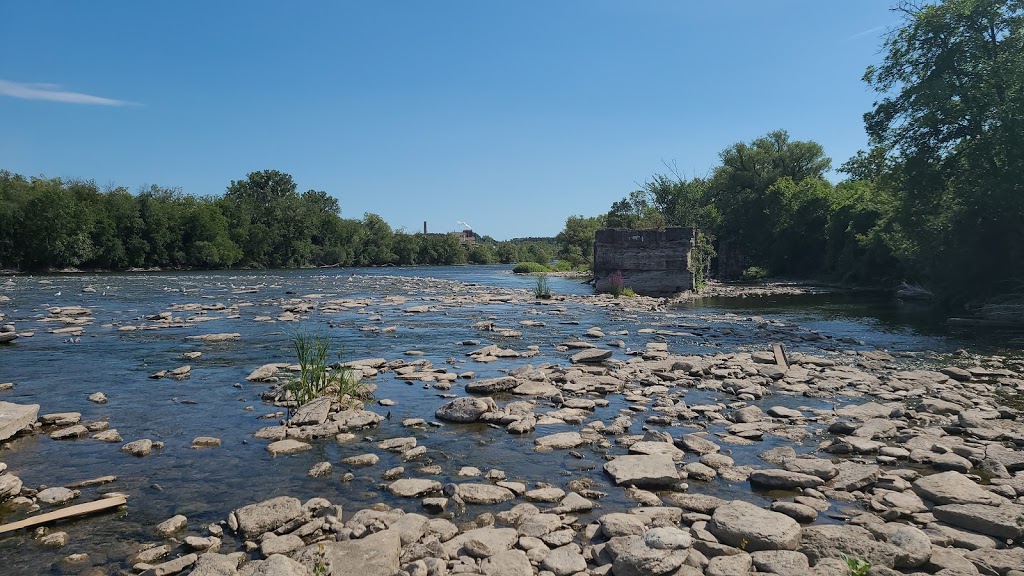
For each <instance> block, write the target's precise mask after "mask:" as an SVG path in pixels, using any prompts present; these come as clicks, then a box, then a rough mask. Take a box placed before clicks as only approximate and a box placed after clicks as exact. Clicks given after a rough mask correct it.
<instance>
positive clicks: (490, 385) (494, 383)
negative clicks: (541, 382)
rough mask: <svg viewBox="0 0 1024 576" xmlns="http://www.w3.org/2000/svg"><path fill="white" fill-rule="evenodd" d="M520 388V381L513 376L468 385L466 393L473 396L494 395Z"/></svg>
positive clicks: (478, 381)
mask: <svg viewBox="0 0 1024 576" xmlns="http://www.w3.org/2000/svg"><path fill="white" fill-rule="evenodd" d="M516 386H519V381H518V380H516V379H515V378H513V377H512V376H503V377H501V378H491V379H489V380H477V381H476V382H470V383H468V384H466V392H472V393H473V394H494V393H495V392H508V391H509V390H511V389H513V388H515V387H516Z"/></svg>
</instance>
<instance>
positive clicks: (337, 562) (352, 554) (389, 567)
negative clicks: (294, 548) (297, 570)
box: [295, 530, 402, 576]
mask: <svg viewBox="0 0 1024 576" xmlns="http://www.w3.org/2000/svg"><path fill="white" fill-rule="evenodd" d="M321 546H323V550H322V551H321V548H320V547H321ZM401 553H402V539H401V537H400V535H399V534H398V532H397V531H395V530H384V531H381V532H377V533H375V534H371V535H369V536H367V537H366V538H362V539H359V540H345V541H343V542H321V543H317V544H312V545H310V546H307V547H306V548H303V549H302V550H301V551H300V552H299V553H298V554H296V556H295V559H296V560H297V561H298V562H299V563H300V564H302V565H303V566H305V567H306V569H307V570H308V571H309V573H310V574H314V573H316V572H314V569H315V566H316V565H317V563H320V562H322V563H323V564H324V565H326V566H327V574H330V575H331V576H341V575H343V574H357V575H358V576H393V574H395V573H396V572H398V570H399V568H401V566H400V564H399V560H400V557H401Z"/></svg>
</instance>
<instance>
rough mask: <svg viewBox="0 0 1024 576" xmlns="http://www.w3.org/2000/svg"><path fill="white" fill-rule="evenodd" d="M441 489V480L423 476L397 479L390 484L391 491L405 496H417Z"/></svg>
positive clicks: (396, 494) (389, 489)
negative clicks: (423, 477)
mask: <svg viewBox="0 0 1024 576" xmlns="http://www.w3.org/2000/svg"><path fill="white" fill-rule="evenodd" d="M440 490H441V483H440V482H438V481H436V480H426V479H421V478H402V479H401V480H395V481H394V482H392V483H391V484H390V485H389V486H388V491H389V492H391V493H392V494H394V495H395V496H401V497H403V498H416V497H419V496H424V495H426V494H430V493H431V492H439V491H440Z"/></svg>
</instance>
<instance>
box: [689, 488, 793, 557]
mask: <svg viewBox="0 0 1024 576" xmlns="http://www.w3.org/2000/svg"><path fill="white" fill-rule="evenodd" d="M707 529H708V531H709V532H711V534H713V535H714V536H715V537H716V538H718V540H719V541H720V542H722V543H723V544H728V545H730V546H735V547H737V548H742V549H744V550H747V551H749V552H756V551H758V550H796V548H797V546H799V544H800V525H799V524H797V522H796V520H793V519H792V518H790V517H789V516H786V515H785V514H779V513H778V512H772V511H770V510H765V509H764V508H761V507H760V506H755V505H753V504H750V503H749V502H743V501H742V500H733V501H732V502H729V503H728V504H725V505H723V506H719V507H718V508H716V509H715V513H714V514H713V515H712V516H711V522H709V523H708V526H707Z"/></svg>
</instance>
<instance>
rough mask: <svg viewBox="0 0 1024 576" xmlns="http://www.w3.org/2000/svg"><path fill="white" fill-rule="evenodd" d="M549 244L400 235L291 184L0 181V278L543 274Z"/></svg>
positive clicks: (277, 180)
mask: <svg viewBox="0 0 1024 576" xmlns="http://www.w3.org/2000/svg"><path fill="white" fill-rule="evenodd" d="M553 257H554V249H553V244H552V242H545V241H541V240H534V239H531V240H524V241H511V242H496V241H494V240H493V239H490V238H487V237H484V238H480V237H474V238H473V239H472V240H469V239H467V238H464V237H462V236H461V235H458V234H426V235H424V234H407V233H405V232H404V231H401V230H399V231H395V230H392V229H391V227H390V226H389V225H388V224H387V222H385V221H384V219H383V218H381V217H380V216H378V215H376V214H366V215H365V216H364V217H363V218H362V219H361V220H353V219H345V218H342V217H341V209H340V206H339V203H338V200H337V199H336V198H335V197H333V196H331V195H329V194H327V193H326V192H323V191H319V190H308V191H306V192H303V193H301V194H300V193H299V192H298V187H297V186H296V184H295V182H294V180H293V179H292V177H291V176H289V175H288V174H284V173H282V172H278V171H276V170H265V171H262V172H253V173H252V174H249V175H248V176H247V178H246V179H245V180H241V181H234V182H231V184H230V185H229V186H228V188H227V191H226V193H225V194H224V196H223V197H219V198H210V197H195V196H190V195H187V194H184V193H182V192H181V191H180V190H176V189H167V188H160V187H158V186H151V187H150V188H149V189H146V190H143V191H141V192H140V193H138V194H132V193H130V192H129V191H128V190H126V189H124V188H112V189H108V190H100V189H99V188H98V187H97V186H96V184H95V183H93V182H81V181H65V180H61V179H58V178H24V177H22V176H19V175H16V174H12V173H10V172H6V171H0V269H14V270H51V269H56V270H60V269H66V268H87V269H104V270H124V269H129V268H153V267H157V268H228V267H233V266H245V267H257V268H268V267H271V268H273V267H297V266H381V265H414V264H427V265H433V264H441V265H449V264H465V263H473V264H494V263H498V262H501V263H505V264H511V263H514V262H521V261H533V262H539V263H544V264H547V263H550V262H551V260H552V258H553Z"/></svg>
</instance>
